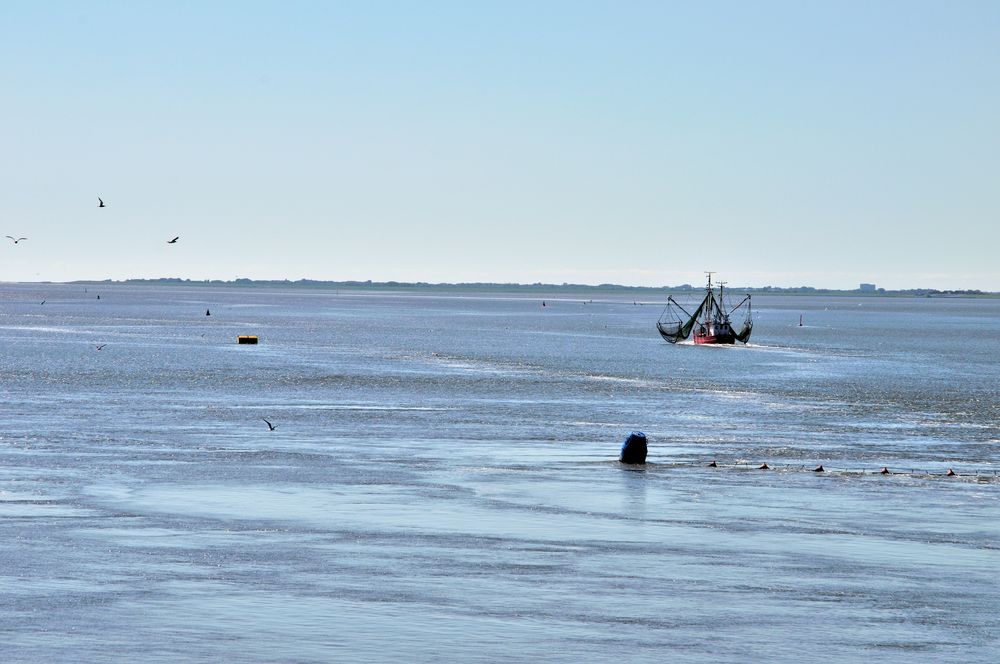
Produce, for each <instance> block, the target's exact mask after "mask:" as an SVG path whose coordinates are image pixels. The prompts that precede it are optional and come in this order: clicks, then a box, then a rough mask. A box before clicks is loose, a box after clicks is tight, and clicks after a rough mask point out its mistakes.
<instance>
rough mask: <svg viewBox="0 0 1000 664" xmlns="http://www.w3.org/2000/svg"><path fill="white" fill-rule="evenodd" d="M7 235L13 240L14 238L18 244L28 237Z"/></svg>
mask: <svg viewBox="0 0 1000 664" xmlns="http://www.w3.org/2000/svg"><path fill="white" fill-rule="evenodd" d="M7 237H9V238H10V239H11V240H13V241H14V244H17V243H18V242H20V241H21V240H27V239H28V238H26V237H14V236H13V235H8V236H7Z"/></svg>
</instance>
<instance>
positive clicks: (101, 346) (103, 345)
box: [97, 344, 107, 350]
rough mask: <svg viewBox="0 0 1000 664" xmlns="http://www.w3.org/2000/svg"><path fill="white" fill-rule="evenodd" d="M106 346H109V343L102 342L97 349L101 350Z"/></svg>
mask: <svg viewBox="0 0 1000 664" xmlns="http://www.w3.org/2000/svg"><path fill="white" fill-rule="evenodd" d="M105 346H107V344H101V345H100V346H98V347H97V350H101V349H102V348H104V347H105Z"/></svg>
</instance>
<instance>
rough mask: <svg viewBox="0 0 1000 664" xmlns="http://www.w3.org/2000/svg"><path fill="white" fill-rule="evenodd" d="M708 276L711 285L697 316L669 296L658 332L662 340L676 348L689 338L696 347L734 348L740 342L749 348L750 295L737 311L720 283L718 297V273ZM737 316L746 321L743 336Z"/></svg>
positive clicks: (696, 313) (697, 309) (750, 326)
mask: <svg viewBox="0 0 1000 664" xmlns="http://www.w3.org/2000/svg"><path fill="white" fill-rule="evenodd" d="M706 274H707V275H708V285H707V286H706V287H705V297H704V298H702V300H701V303H700V304H699V305H698V306H697V307H696V308H695V309H694V312H693V313H692V312H689V311H688V310H687V309H685V308H684V307H683V306H681V305H680V304H679V303H678V302H677V300H675V299H674V298H673V297H672V296H667V306H666V307H664V309H663V313H662V314H660V318H659V320H657V321H656V329H657V330H658V331H659V332H660V336H662V337H663V338H664V339H666V340H667V341H669V342H670V343H672V344H675V343H677V342H678V341H683V340H684V339H687V338H688V337H689V336H693V338H694V342H695V343H696V344H734V343H736V342H737V341H739V342H741V343H744V344H745V343H746V342H747V341H749V340H750V333H751V332H752V331H753V317H752V315H751V314H752V312H751V310H750V295H749V294H747V295H746V297H744V298H743V299H742V300H740V302H739V304H737V305H736V306H735V307H730V306H729V303H728V301H727V299H726V294H725V292H724V287H725V283H724V282H720V283H719V286H718V291H719V292H718V294H716V292H715V287H714V286H713V285H712V275H713V274H714V272H707V273H706ZM734 316H741V317H742V318H743V324H742V327H741V329H740V331H739V332H737V331H736V329H735V328H734V327H733V322H732V318H733V317H734Z"/></svg>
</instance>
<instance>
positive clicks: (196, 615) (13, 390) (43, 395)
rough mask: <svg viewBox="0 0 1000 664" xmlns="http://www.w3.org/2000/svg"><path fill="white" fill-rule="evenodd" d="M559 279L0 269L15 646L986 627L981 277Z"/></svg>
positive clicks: (777, 644) (819, 652) (964, 630)
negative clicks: (782, 288) (936, 288)
mask: <svg viewBox="0 0 1000 664" xmlns="http://www.w3.org/2000/svg"><path fill="white" fill-rule="evenodd" d="M97 294H100V295H101V299H100V300H97V299H96V295H97ZM587 297H588V299H589V297H591V296H587ZM545 299H546V305H547V306H546V307H545V308H544V309H543V308H542V307H541V306H540V299H539V298H537V297H519V296H498V295H495V294H482V295H468V294H463V295H451V296H448V295H414V294H392V293H365V294H358V293H347V292H343V293H337V292H334V291H330V292H324V291H301V290H284V291H283V290H279V289H241V288H207V287H206V288H197V287H194V288H190V287H188V288H185V287H168V288H160V287H124V286H110V285H102V286H88V287H86V290H85V288H84V287H83V286H77V285H2V286H0V386H2V388H3V394H4V396H5V398H4V403H3V410H2V412H3V425H4V426H3V430H2V431H0V537H2V539H0V542H2V544H0V562H2V565H0V632H2V638H0V656H2V659H3V660H4V661H90V662H100V661H121V660H123V659H132V658H140V657H141V658H142V659H144V660H146V661H164V662H166V661H171V662H172V661H178V660H185V661H219V660H239V661H295V662H308V661H334V660H336V661H385V662H389V661H392V662H396V661H413V662H431V661H468V662H494V661H500V660H513V661H523V660H529V659H537V660H542V659H544V660H545V661H555V662H579V661H593V662H604V661H608V660H610V659H612V658H618V659H624V660H626V661H631V662H644V661H649V662H652V661H657V662H659V661H664V660H669V659H674V660H677V661H692V662H743V661H750V660H766V661H796V662H798V661H821V660H823V661H829V660H831V659H832V660H834V661H861V660H867V659H870V658H873V657H877V658H878V659H879V660H880V661H889V662H893V661H898V662H902V661H913V660H914V659H916V660H924V661H929V660H938V661H941V660H949V661H950V660H954V659H957V658H959V657H961V658H962V659H963V660H964V661H983V662H986V661H995V652H996V648H997V645H1000V586H998V584H997V582H996V570H997V569H1000V528H998V526H997V522H998V516H1000V500H998V496H1000V478H995V473H996V471H997V470H1000V452H998V447H1000V425H998V422H1000V398H998V397H1000V395H998V391H1000V388H998V383H1000V381H998V374H1000V370H998V360H997V358H1000V335H998V334H997V330H998V329H1000V300H976V299H916V298H914V299H893V298H869V297H866V298H850V297H829V298H822V297H789V296H786V297H777V296H775V297H756V298H755V299H754V305H755V309H756V310H757V316H758V317H757V323H756V327H755V331H754V336H753V339H752V343H751V344H750V345H749V346H747V347H742V346H740V347H733V348H720V347H711V348H707V347H695V346H692V345H684V344H680V345H677V346H671V345H668V344H666V343H664V342H663V341H662V340H660V339H659V337H658V335H657V334H656V331H655V329H654V323H655V321H656V318H657V316H658V315H659V313H660V309H661V306H660V305H656V304H653V303H650V304H646V305H643V306H639V305H633V303H632V298H631V297H630V296H628V297H627V301H626V296H623V297H621V298H614V297H609V298H595V299H594V300H593V301H591V302H587V303H584V300H582V299H572V298H568V297H561V296H557V297H548V296H546V298H545ZM42 300H45V304H44V305H42V304H40V302H41V301H42ZM206 309H210V310H211V312H212V315H211V316H205V315H204V312H205V310H206ZM800 314H802V315H803V322H804V325H803V326H802V327H799V326H798V320H799V315H800ZM239 334H258V335H260V338H261V344H260V345H258V346H237V345H236V344H235V337H236V336H237V335H239ZM100 344H107V345H106V346H105V347H104V348H103V349H102V350H100V351H98V350H96V347H97V346H98V345H100ZM265 417H266V418H267V419H269V420H270V421H272V422H273V423H274V424H276V425H277V428H276V430H275V431H268V430H267V427H266V425H265V424H264V423H263V422H262V421H261V420H262V418H265ZM632 429H640V430H643V431H645V432H646V434H647V435H648V436H649V439H650V457H649V460H650V463H649V464H648V465H647V466H646V467H645V468H644V469H632V468H627V467H623V466H621V465H620V464H618V463H617V462H616V461H615V458H616V456H617V451H618V447H619V446H620V444H621V440H622V438H623V437H624V435H625V434H627V432H628V431H630V430H632ZM713 459H714V460H717V461H718V463H719V464H720V466H721V467H720V468H708V467H706V464H707V463H708V461H710V460H713ZM763 462H767V463H768V464H769V465H770V466H772V467H773V468H774V470H772V471H761V470H756V466H758V465H760V464H761V463H763ZM817 464H824V466H825V467H826V468H827V470H828V471H831V472H826V473H813V472H810V470H809V469H811V468H813V467H814V466H816V465H817ZM883 466H888V467H889V468H890V469H892V470H893V471H895V474H893V475H888V476H883V475H880V474H877V472H876V471H878V469H879V468H881V467H883ZM948 468H954V469H955V471H956V472H958V473H959V477H952V478H949V477H945V476H944V474H943V473H944V472H945V470H946V469H948Z"/></svg>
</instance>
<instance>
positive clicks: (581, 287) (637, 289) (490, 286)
mask: <svg viewBox="0 0 1000 664" xmlns="http://www.w3.org/2000/svg"><path fill="white" fill-rule="evenodd" d="M25 283H38V284H46V283H62V284H78V285H84V286H99V285H105V286H106V285H126V286H193V287H203V286H215V287H239V288H273V287H282V288H304V289H317V290H348V291H386V290H391V291H411V292H428V293H431V292H455V291H465V292H497V293H576V294H598V293H603V294H613V293H617V294H636V295H640V294H641V295H648V294H652V293H690V292H699V291H702V290H703V289H704V287H703V286H693V285H691V284H681V285H678V286H623V285H619V284H599V285H596V286H594V285H588V284H567V283H564V284H543V283H533V284H518V283H489V282H474V283H427V282H402V281H371V280H368V281H319V280H314V279H299V280H296V281H291V280H288V279H234V280H230V281H223V280H219V279H180V278H160V279H124V280H117V281H116V280H112V279H105V280H75V281H68V282H25ZM728 290H729V291H732V292H733V293H750V294H752V295H829V296H862V297H979V298H996V297H1000V293H996V292H989V291H980V290H939V289H934V288H911V289H901V290H888V289H881V288H879V289H875V290H864V291H863V290H861V289H854V290H838V289H826V288H813V287H811V286H798V287H780V286H763V287H747V286H743V287H734V286H731V287H728Z"/></svg>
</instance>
